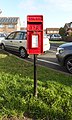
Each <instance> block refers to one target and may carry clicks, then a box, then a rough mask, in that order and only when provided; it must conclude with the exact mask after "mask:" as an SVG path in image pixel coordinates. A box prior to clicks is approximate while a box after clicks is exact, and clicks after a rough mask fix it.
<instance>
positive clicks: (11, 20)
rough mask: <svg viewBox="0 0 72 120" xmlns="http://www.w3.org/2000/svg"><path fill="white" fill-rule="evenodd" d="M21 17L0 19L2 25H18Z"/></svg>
mask: <svg viewBox="0 0 72 120" xmlns="http://www.w3.org/2000/svg"><path fill="white" fill-rule="evenodd" d="M18 19H19V17H0V24H11V23H12V24H16V23H17V21H18Z"/></svg>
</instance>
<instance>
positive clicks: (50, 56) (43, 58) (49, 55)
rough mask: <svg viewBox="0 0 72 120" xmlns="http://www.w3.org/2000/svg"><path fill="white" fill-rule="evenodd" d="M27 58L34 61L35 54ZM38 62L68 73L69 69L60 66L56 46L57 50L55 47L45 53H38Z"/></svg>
mask: <svg viewBox="0 0 72 120" xmlns="http://www.w3.org/2000/svg"><path fill="white" fill-rule="evenodd" d="M27 60H28V61H32V62H33V55H30V56H29V58H28V59H27ZM36 63H37V64H39V65H43V66H46V67H48V68H51V69H54V70H57V71H60V72H64V73H68V71H67V70H66V69H65V68H64V67H62V66H60V65H59V63H58V61H57V58H56V48H55V50H54V49H53V48H52V49H50V50H49V51H47V52H46V53H44V54H43V55H38V56H37V62H36ZM68 74H69V73H68Z"/></svg>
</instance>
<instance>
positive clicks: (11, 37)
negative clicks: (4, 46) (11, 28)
mask: <svg viewBox="0 0 72 120" xmlns="http://www.w3.org/2000/svg"><path fill="white" fill-rule="evenodd" d="M14 36H15V33H11V34H10V35H9V36H8V37H7V39H14Z"/></svg>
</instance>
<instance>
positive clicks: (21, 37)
mask: <svg viewBox="0 0 72 120" xmlns="http://www.w3.org/2000/svg"><path fill="white" fill-rule="evenodd" d="M14 39H16V40H26V39H27V34H26V33H24V32H16V35H15V37H14Z"/></svg>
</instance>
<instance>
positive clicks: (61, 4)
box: [0, 0, 72, 29]
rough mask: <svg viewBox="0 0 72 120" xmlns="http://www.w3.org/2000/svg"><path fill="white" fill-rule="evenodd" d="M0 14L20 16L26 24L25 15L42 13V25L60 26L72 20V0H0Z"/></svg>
mask: <svg viewBox="0 0 72 120" xmlns="http://www.w3.org/2000/svg"><path fill="white" fill-rule="evenodd" d="M0 10H1V11H2V13H1V14H0V16H2V17H4V16H7V17H20V21H21V26H24V27H26V26H27V15H43V27H44V29H45V28H60V27H64V25H65V23H69V22H72V0H1V1H0Z"/></svg>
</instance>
